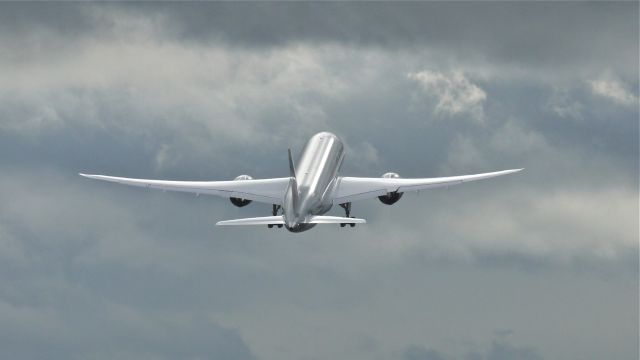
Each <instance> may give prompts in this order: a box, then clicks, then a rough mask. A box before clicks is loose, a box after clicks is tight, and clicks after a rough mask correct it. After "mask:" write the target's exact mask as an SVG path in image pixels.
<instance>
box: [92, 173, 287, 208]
mask: <svg viewBox="0 0 640 360" xmlns="http://www.w3.org/2000/svg"><path fill="white" fill-rule="evenodd" d="M80 175H81V176H84V177H87V178H90V179H96V180H103V181H109V182H115V183H118V184H124V185H131V186H139V187H145V188H149V189H157V190H163V191H181V192H188V193H195V194H205V195H216V196H221V197H225V198H232V197H233V198H240V199H246V200H253V201H258V202H263V203H268V204H277V205H282V201H283V199H284V194H285V192H286V191H287V186H289V180H290V178H288V177H286V178H274V179H256V180H253V179H252V180H231V181H168V180H148V179H130V178H123V177H115V176H105V175H87V174H80Z"/></svg>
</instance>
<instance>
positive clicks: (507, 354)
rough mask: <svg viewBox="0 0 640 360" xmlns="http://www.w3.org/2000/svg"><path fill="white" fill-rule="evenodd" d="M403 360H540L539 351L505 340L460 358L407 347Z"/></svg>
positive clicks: (421, 348) (418, 347)
mask: <svg viewBox="0 0 640 360" xmlns="http://www.w3.org/2000/svg"><path fill="white" fill-rule="evenodd" d="M402 359H403V360H448V359H465V360H542V359H543V357H542V356H541V355H540V353H539V351H538V350H537V349H535V348H532V347H527V346H516V345H512V344H511V343H510V342H508V341H507V340H505V339H502V340H494V341H492V342H491V345H490V346H489V348H488V349H486V350H485V351H470V352H468V353H466V354H464V355H462V356H452V355H450V354H446V353H443V352H440V351H437V350H434V349H427V348H425V347H423V346H416V345H412V346H409V347H408V348H407V349H406V350H405V352H404V354H403V356H402Z"/></svg>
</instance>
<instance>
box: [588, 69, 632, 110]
mask: <svg viewBox="0 0 640 360" xmlns="http://www.w3.org/2000/svg"><path fill="white" fill-rule="evenodd" d="M589 85H590V86H591V91H592V92H593V94H595V95H598V96H602V97H605V98H607V99H609V100H612V101H614V102H615V103H618V104H620V105H625V106H630V105H634V104H636V103H637V102H638V98H637V96H635V95H633V94H632V93H631V92H630V91H629V90H627V89H626V87H625V86H624V85H623V83H621V82H620V81H618V80H615V79H614V78H611V77H610V76H605V77H603V78H600V79H597V80H591V81H589Z"/></svg>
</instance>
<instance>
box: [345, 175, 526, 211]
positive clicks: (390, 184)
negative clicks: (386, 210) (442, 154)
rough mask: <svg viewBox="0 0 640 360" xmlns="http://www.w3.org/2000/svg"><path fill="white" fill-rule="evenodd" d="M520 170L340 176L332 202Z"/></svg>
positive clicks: (460, 182) (425, 187)
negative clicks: (433, 175)
mask: <svg viewBox="0 0 640 360" xmlns="http://www.w3.org/2000/svg"><path fill="white" fill-rule="evenodd" d="M520 170H522V169H513V170H503V171H496V172H490V173H484V174H475V175H461V176H450V177H440V178H425V179H403V178H361V177H340V178H338V182H337V184H336V187H335V191H334V193H333V203H334V204H343V203H347V202H352V201H356V200H363V199H370V198H375V197H378V196H383V195H386V194H387V193H390V192H394V191H397V192H407V191H417V190H425V189H433V188H436V187H442V186H451V185H457V184H462V183H464V182H467V181H475V180H482V179H488V178H492V177H496V176H501V175H507V174H512V173H515V172H518V171H520Z"/></svg>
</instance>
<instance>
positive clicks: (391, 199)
mask: <svg viewBox="0 0 640 360" xmlns="http://www.w3.org/2000/svg"><path fill="white" fill-rule="evenodd" d="M382 177H383V178H387V179H389V178H390V179H397V178H399V177H400V175H398V174H396V173H393V172H388V173H386V174H384V175H382ZM402 194H403V193H401V192H397V191H392V192H389V193H387V195H382V196H378V200H380V202H382V203H383V204H385V205H393V204H395V203H396V202H398V200H400V198H402Z"/></svg>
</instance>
